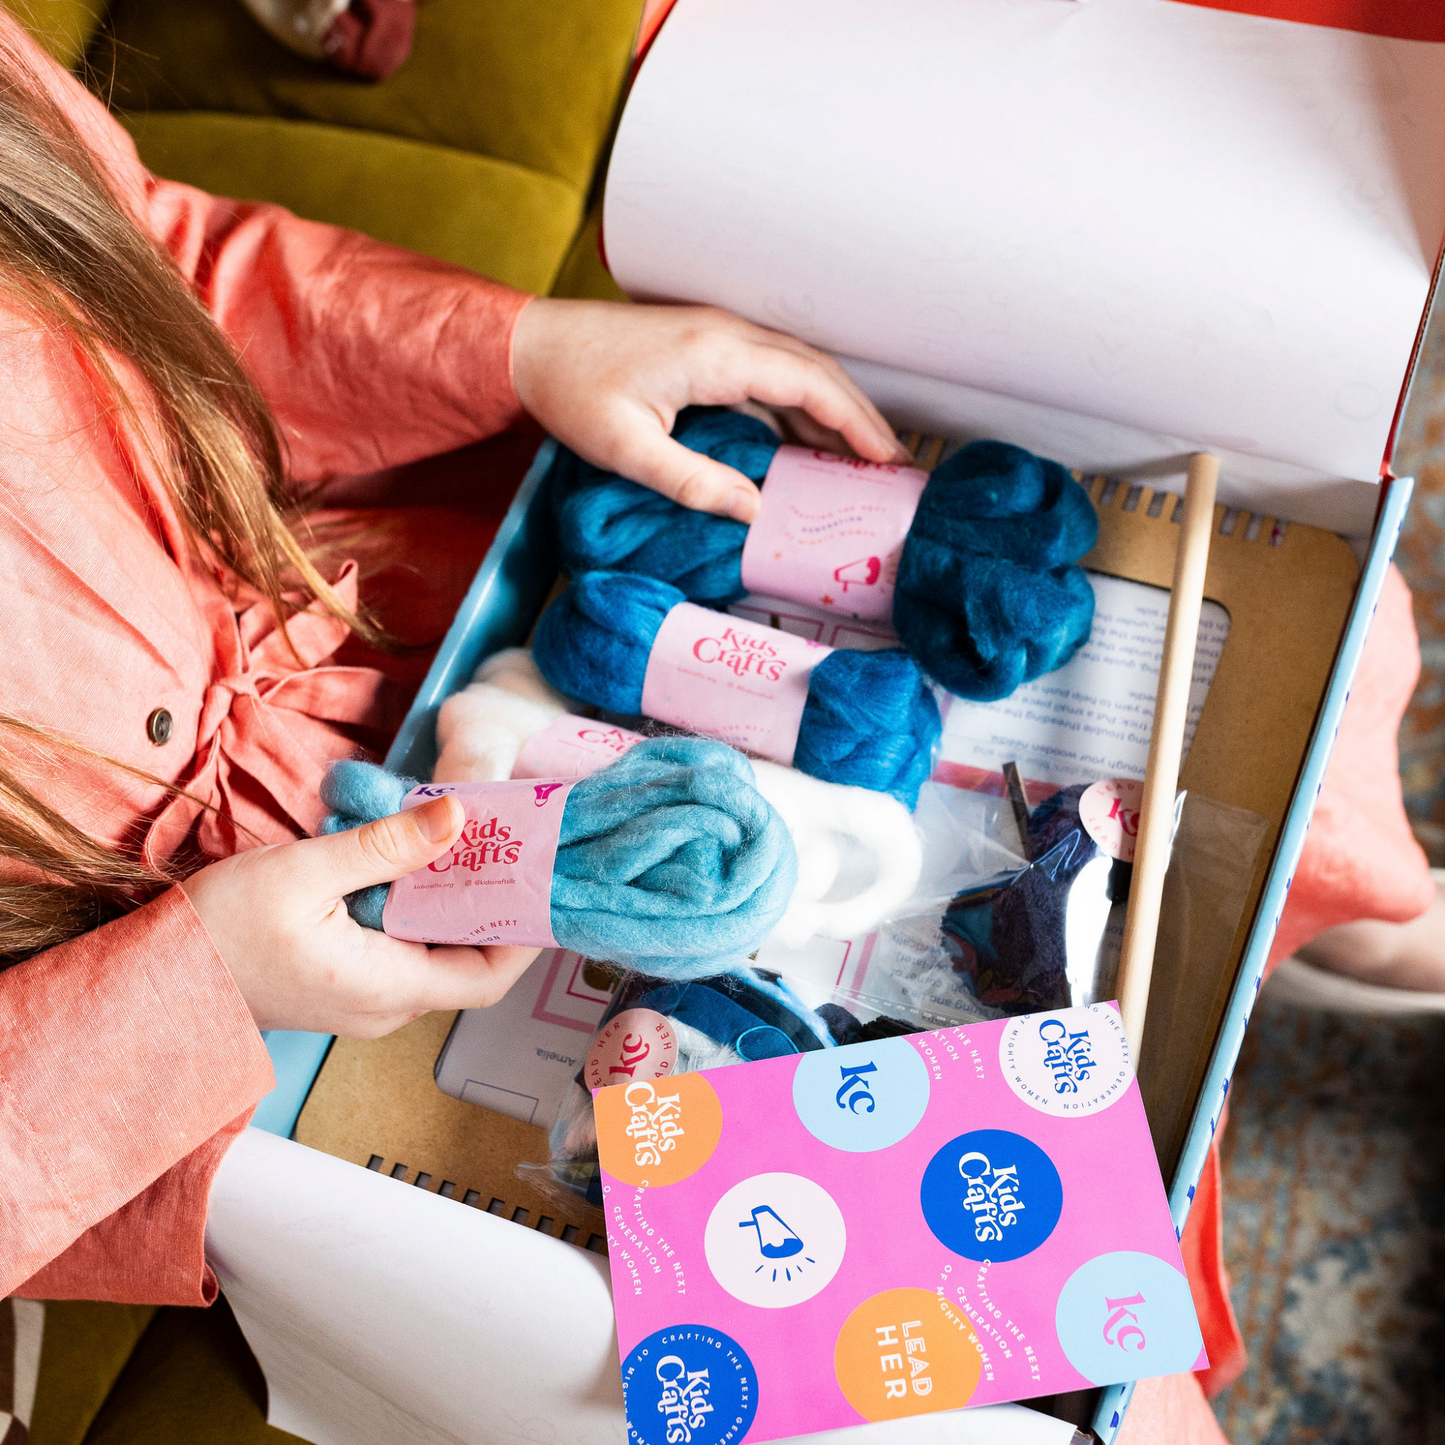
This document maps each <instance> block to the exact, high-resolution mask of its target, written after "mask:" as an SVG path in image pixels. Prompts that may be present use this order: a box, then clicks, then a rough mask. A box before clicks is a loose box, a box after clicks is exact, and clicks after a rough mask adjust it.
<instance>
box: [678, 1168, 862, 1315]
mask: <svg viewBox="0 0 1445 1445" xmlns="http://www.w3.org/2000/svg"><path fill="white" fill-rule="evenodd" d="M847 1240H848V1233H847V1229H846V1227H845V1226H844V1223H843V1212H842V1210H840V1209H839V1208H838V1206H837V1205H836V1204H835V1203H834V1202H833V1196H832V1195H831V1194H829V1193H828V1191H827V1190H826V1189H824V1188H823V1187H822V1186H821V1185H819V1184H814V1183H813V1181H812V1180H811V1179H805V1178H803V1176H802V1175H801V1174H755V1175H753V1177H752V1178H751V1179H744V1180H743V1182H742V1183H741V1184H735V1185H733V1187H732V1188H731V1189H729V1190H728V1192H727V1193H726V1194H724V1195H723V1197H722V1198H721V1199H719V1200H718V1202H717V1204H716V1205H715V1206H714V1207H713V1211H712V1213H711V1214H710V1215H709V1216H708V1221H707V1230H706V1232H705V1233H704V1235H703V1250H704V1252H705V1253H706V1255H707V1264H708V1268H709V1269H710V1270H712V1272H713V1278H714V1279H716V1280H717V1282H718V1283H719V1284H720V1285H721V1286H722V1287H723V1288H724V1289H725V1290H726V1291H727V1292H728V1293H729V1294H730V1295H732V1297H733V1298H734V1299H739V1300H741V1301H742V1302H743V1303H744V1304H748V1305H757V1306H758V1307H759V1308H760V1309H768V1310H776V1309H783V1308H785V1307H786V1306H788V1305H796V1304H802V1302H803V1301H804V1300H809V1299H812V1298H813V1296H814V1295H815V1294H817V1293H818V1291H819V1290H821V1289H823V1288H824V1287H825V1286H826V1285H827V1284H828V1282H829V1281H830V1280H831V1279H832V1278H833V1276H834V1275H835V1274H837V1273H838V1266H839V1265H841V1264H842V1263H843V1250H844V1248H845V1247H846V1245H847Z"/></svg>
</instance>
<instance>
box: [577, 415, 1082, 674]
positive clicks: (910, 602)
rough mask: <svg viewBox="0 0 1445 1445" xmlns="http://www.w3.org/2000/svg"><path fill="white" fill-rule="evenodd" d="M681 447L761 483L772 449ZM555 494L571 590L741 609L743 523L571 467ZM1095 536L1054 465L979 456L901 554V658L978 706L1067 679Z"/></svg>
mask: <svg viewBox="0 0 1445 1445" xmlns="http://www.w3.org/2000/svg"><path fill="white" fill-rule="evenodd" d="M674 435H675V436H676V438H677V440H678V441H680V442H682V443H683V444H684V445H685V446H688V447H691V448H692V449H693V450H694V451H697V452H701V453H703V454H704V455H705V456H709V457H712V458H713V459H714V460H716V461H720V462H725V463H727V464H728V465H729V466H734V467H736V468H737V469H738V470H739V471H741V472H742V473H743V474H744V475H745V476H747V477H750V478H751V479H752V480H753V481H755V482H758V483H761V482H762V480H763V478H764V477H765V476H766V475H767V470H768V465H769V463H771V461H772V459H773V454H774V452H776V451H777V449H778V446H779V442H778V439H777V437H775V436H774V435H773V433H772V431H771V430H770V429H769V428H768V427H767V426H765V425H764V424H763V423H762V422H760V421H758V420H757V419H756V418H754V417H750V416H745V415H743V414H742V413H739V412H732V411H699V410H691V411H685V412H683V413H682V415H681V417H680V418H679V420H678V424H677V427H676V428H675V430H674ZM551 487H552V492H551V502H552V512H553V515H554V517H555V518H556V521H557V529H558V535H559V540H560V547H561V555H562V561H563V565H564V566H565V567H566V568H567V569H568V571H570V572H572V573H573V574H574V575H576V574H578V573H581V572H590V571H595V570H599V569H605V570H611V571H622V572H637V573H641V574H642V575H643V576H647V577H656V578H659V579H661V580H662V581H664V582H670V583H671V584H672V585H673V586H674V587H677V588H678V589H680V590H681V591H682V592H683V594H684V595H685V596H686V597H687V599H688V600H689V601H691V602H701V603H703V604H705V605H707V606H712V607H726V606H727V605H728V604H729V603H731V602H736V601H737V599H738V598H739V597H741V596H742V595H743V592H744V590H745V589H744V587H743V580H742V552H743V542H744V540H745V538H746V537H747V528H746V527H745V526H743V524H742V523H741V522H734V521H730V520H729V519H727V518H724V517H714V516H710V515H708V514H706V513H702V512H694V511H691V510H689V509H688V508H686V507H682V506H679V505H678V504H677V503H676V502H670V501H668V500H667V499H666V498H665V497H661V496H659V495H658V494H657V493H656V492H653V491H650V490H649V489H648V488H646V487H641V486H638V485H637V484H636V483H635V482H629V481H625V480H624V479H623V478H621V477H619V476H616V475H614V474H613V473H611V472H604V471H601V470H599V469H598V468H596V467H592V466H589V465H588V464H587V463H585V462H583V461H581V460H580V459H578V458H577V457H575V456H573V455H572V454H571V453H570V452H565V451H564V452H561V453H559V458H558V461H557V463H556V464H555V466H554V470H553V473H552V479H551ZM1098 529H1099V519H1098V516H1097V514H1096V513H1095V511H1094V506H1093V503H1092V502H1091V501H1090V500H1089V496H1088V493H1087V492H1085V491H1084V489H1083V488H1082V487H1081V486H1079V484H1078V483H1077V482H1075V481H1074V479H1073V478H1072V477H1071V476H1070V475H1069V474H1068V472H1067V471H1065V470H1064V468H1063V467H1061V466H1060V465H1059V464H1058V463H1057V462H1051V461H1046V460H1045V459H1044V458H1042V457H1036V456H1034V455H1033V454H1032V453H1031V452H1027V451H1025V450H1024V449H1023V448H1022V447H1015V446H1009V445H1007V444H1006V443H1003V442H992V441H980V442H971V443H970V444H969V445H968V446H966V447H963V448H962V449H961V450H959V451H958V452H956V453H955V454H954V455H953V456H951V457H949V458H948V460H947V461H945V462H944V463H943V464H942V465H941V466H939V467H937V468H936V469H935V470H934V471H933V473H932V474H931V476H930V477H929V480H928V485H927V486H926V487H925V488H924V492H923V498H922V500H921V501H920V503H919V507H918V512H917V514H916V515H915V517H914V519H913V525H912V528H911V529H910V531H909V535H908V539H907V541H906V542H905V544H904V548H903V556H902V559H901V562H900V566H899V573H898V584H897V592H896V594H895V597H894V603H893V624H894V627H895V628H896V629H897V631H898V635H899V637H900V639H901V640H902V642H903V644H904V646H905V647H906V648H907V649H908V651H909V652H911V653H912V654H913V656H914V657H916V658H917V659H918V661H919V662H920V663H921V664H922V666H923V668H924V670H925V671H926V672H928V673H929V674H930V675H931V676H932V677H934V678H936V679H937V680H938V681H939V682H941V683H942V684H943V685H944V686H945V687H946V688H947V689H948V690H949V691H950V692H952V693H955V694H957V695H958V696H959V697H966V698H972V699H975V700H977V701H984V702H987V701H993V700H995V699H998V698H1001V697H1007V696H1008V694H1009V693H1011V692H1012V691H1013V690H1014V689H1015V688H1016V687H1018V686H1019V684H1020V683H1023V682H1028V681H1029V680H1031V679H1032V678H1035V677H1039V676H1042V675H1043V674H1044V673H1046V672H1051V671H1052V670H1053V669H1054V668H1056V667H1062V666H1063V664H1064V663H1066V662H1067V661H1068V660H1069V658H1070V657H1072V656H1073V654H1074V653H1075V651H1076V650H1077V649H1078V648H1079V647H1080V646H1081V645H1082V644H1083V643H1084V642H1086V641H1087V640H1088V636H1089V628H1090V626H1091V625H1092V623H1093V618H1094V594H1093V589H1092V588H1091V587H1090V586H1089V583H1088V579H1087V578H1086V577H1085V576H1084V574H1083V572H1082V571H1081V570H1080V569H1079V568H1078V567H1077V566H1075V565H1073V564H1074V563H1075V562H1077V560H1078V559H1079V558H1080V557H1082V556H1083V555H1084V553H1085V552H1087V551H1088V550H1089V549H1090V548H1091V547H1092V546H1093V545H1094V540H1095V538H1096V537H1097V535H1098Z"/></svg>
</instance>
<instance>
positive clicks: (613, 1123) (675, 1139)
mask: <svg viewBox="0 0 1445 1445" xmlns="http://www.w3.org/2000/svg"><path fill="white" fill-rule="evenodd" d="M593 1114H594V1116H595V1118H596V1120H597V1153H598V1158H599V1159H600V1160H601V1163H602V1167H603V1169H605V1170H606V1171H607V1173H609V1174H610V1175H612V1176H613V1178H614V1179H621V1180H623V1181H625V1182H626V1183H628V1184H647V1185H650V1186H653V1187H656V1186H658V1185H661V1184H676V1183H677V1181H678V1180H679V1179H686V1178H687V1177H688V1176H689V1175H690V1174H696V1173H697V1171H698V1170H699V1169H701V1168H702V1166H703V1165H704V1164H706V1163H707V1161H708V1160H709V1159H711V1158H712V1151H713V1150H714V1149H716V1148H717V1141H718V1139H719V1137H720V1136H721V1135H722V1103H721V1101H720V1100H719V1099H718V1096H717V1094H716V1093H715V1092H714V1091H713V1087H712V1085H711V1084H709V1083H708V1081H707V1080H706V1079H705V1078H703V1076H702V1075H701V1074H678V1075H676V1076H675V1077H670V1078H669V1077H664V1078H660V1079H638V1080H636V1081H635V1082H633V1083H631V1084H627V1085H625V1086H623V1085H618V1086H617V1087H616V1088H612V1089H602V1090H600V1091H599V1092H598V1093H597V1094H596V1095H595V1096H594V1098H593Z"/></svg>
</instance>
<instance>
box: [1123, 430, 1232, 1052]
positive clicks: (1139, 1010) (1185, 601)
mask: <svg viewBox="0 0 1445 1445" xmlns="http://www.w3.org/2000/svg"><path fill="white" fill-rule="evenodd" d="M1218 484H1219V458H1218V457H1213V456H1210V455H1209V454H1208V453H1207V452H1197V453H1196V454H1195V455H1194V456H1192V457H1190V459H1189V478H1188V480H1187V481H1186V482H1185V484H1184V516H1183V518H1182V519H1181V521H1180V524H1179V550H1178V552H1177V553H1176V555H1175V558H1174V585H1173V587H1172V588H1171V589H1170V592H1169V620H1168V622H1167V623H1166V625H1165V629H1164V655H1163V657H1162V658H1161V659H1160V663H1159V690H1158V692H1157V693H1156V694H1155V697H1154V731H1153V734H1152V735H1151V737H1150V739H1149V761H1148V763H1147V764H1146V766H1145V771H1144V799H1143V803H1142V805H1141V807H1140V810H1139V834H1138V837H1137V838H1136V840H1135V844H1134V874H1133V877H1132V878H1131V880H1130V882H1129V911H1128V912H1127V914H1126V915H1125V917H1124V943H1123V948H1122V951H1121V953H1120V956H1119V977H1118V984H1117V987H1116V990H1115V991H1116V993H1117V994H1118V998H1119V1011H1120V1012H1121V1013H1122V1014H1123V1016H1124V1034H1125V1036H1126V1037H1127V1038H1128V1040H1129V1048H1130V1051H1131V1052H1132V1054H1133V1056H1134V1062H1135V1064H1136V1065H1137V1064H1138V1061H1139V1048H1140V1044H1141V1043H1142V1042H1143V1038H1144V1015H1145V1012H1146V1010H1147V1009H1148V1007H1149V980H1150V978H1151V977H1152V975H1153V972H1154V942H1155V939H1156V938H1157V936H1158V933H1159V902H1160V899H1161V898H1162V896H1163V893H1164V875H1165V873H1166V872H1167V871H1168V868H1169V848H1170V843H1171V841H1172V837H1173V831H1174V798H1175V793H1176V791H1177V789H1178V786H1179V760H1180V756H1181V754H1182V753H1183V751H1184V724H1185V721H1186V720H1187V718H1188V715H1189V688H1190V684H1191V682H1192V681H1193V677H1194V645H1195V641H1196V640H1197V638H1198V635H1199V609H1200V606H1201V604H1202V603H1203V601H1204V571H1205V567H1206V565H1207V564H1208V562H1209V540H1210V536H1211V534H1212V533H1213V530H1214V494H1215V490H1216V488H1217V486H1218Z"/></svg>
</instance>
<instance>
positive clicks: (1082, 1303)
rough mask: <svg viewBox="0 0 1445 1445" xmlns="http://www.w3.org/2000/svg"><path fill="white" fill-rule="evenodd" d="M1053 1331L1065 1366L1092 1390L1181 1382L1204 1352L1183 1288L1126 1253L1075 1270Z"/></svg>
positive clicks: (1176, 1276) (1174, 1274) (1157, 1267)
mask: <svg viewBox="0 0 1445 1445" xmlns="http://www.w3.org/2000/svg"><path fill="white" fill-rule="evenodd" d="M1054 1324H1055V1326H1056V1328H1057V1329H1058V1332H1059V1344H1060V1345H1062V1346H1063V1350H1064V1353H1065V1354H1066V1355H1067V1356H1068V1357H1069V1363H1070V1364H1071V1365H1072V1366H1073V1367H1074V1368H1075V1369H1076V1370H1077V1371H1078V1372H1079V1373H1080V1374H1081V1375H1082V1376H1083V1377H1084V1378H1085V1379H1086V1380H1089V1381H1090V1382H1091V1383H1093V1384H1095V1385H1117V1384H1120V1383H1122V1382H1123V1381H1125V1380H1141V1379H1144V1378H1145V1377H1146V1376H1149V1375H1177V1374H1182V1373H1183V1372H1184V1371H1185V1370H1192V1369H1194V1368H1195V1365H1196V1364H1197V1362H1198V1360H1199V1352H1200V1350H1202V1349H1203V1348H1204V1340H1203V1338H1202V1337H1201V1336H1200V1333H1199V1324H1198V1322H1197V1321H1196V1319H1195V1318H1194V1301H1193V1300H1192V1299H1191V1297H1190V1294H1189V1281H1188V1280H1187V1279H1185V1277H1184V1276H1183V1275H1182V1274H1181V1273H1180V1272H1179V1271H1178V1270H1177V1269H1175V1268H1174V1266H1173V1265H1172V1264H1169V1263H1167V1262H1166V1261H1165V1260H1162V1259H1160V1258H1159V1257H1158V1256H1157V1255H1153V1254H1140V1253H1138V1252H1136V1251H1135V1250H1129V1249H1122V1250H1119V1251H1117V1252H1116V1253H1114V1254H1101V1255H1098V1256H1097V1257H1096V1258H1094V1259H1091V1260H1090V1261H1089V1262H1088V1263H1087V1264H1082V1265H1080V1266H1079V1268H1078V1269H1076V1270H1075V1271H1074V1272H1073V1274H1071V1275H1070V1276H1069V1279H1068V1283H1067V1284H1065V1285H1064V1287H1063V1289H1062V1290H1061V1291H1060V1292H1059V1303H1058V1307H1057V1309H1056V1310H1055V1312H1054Z"/></svg>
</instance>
